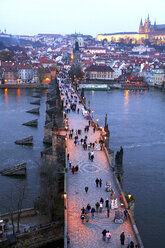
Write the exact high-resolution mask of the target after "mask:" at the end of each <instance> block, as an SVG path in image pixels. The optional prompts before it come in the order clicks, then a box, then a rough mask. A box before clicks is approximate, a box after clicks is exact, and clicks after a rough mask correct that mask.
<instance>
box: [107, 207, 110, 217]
mask: <svg viewBox="0 0 165 248" xmlns="http://www.w3.org/2000/svg"><path fill="white" fill-rule="evenodd" d="M109 212H110V211H109V208H107V218H109Z"/></svg>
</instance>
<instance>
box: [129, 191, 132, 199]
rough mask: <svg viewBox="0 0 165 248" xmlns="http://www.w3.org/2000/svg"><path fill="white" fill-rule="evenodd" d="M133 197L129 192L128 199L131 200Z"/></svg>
mask: <svg viewBox="0 0 165 248" xmlns="http://www.w3.org/2000/svg"><path fill="white" fill-rule="evenodd" d="M131 197H132V195H131V193H130V192H129V193H128V199H129V200H130V199H131Z"/></svg>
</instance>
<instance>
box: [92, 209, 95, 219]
mask: <svg viewBox="0 0 165 248" xmlns="http://www.w3.org/2000/svg"><path fill="white" fill-rule="evenodd" d="M91 214H92V218H94V217H95V208H92V209H91Z"/></svg>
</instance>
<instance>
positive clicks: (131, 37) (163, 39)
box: [97, 15, 165, 45]
mask: <svg viewBox="0 0 165 248" xmlns="http://www.w3.org/2000/svg"><path fill="white" fill-rule="evenodd" d="M97 40H98V41H108V42H123V43H130V44H145V43H146V42H147V41H148V42H150V43H151V44H156V45H165V24H161V25H157V24H156V21H155V23H154V25H152V24H151V21H150V18H149V15H148V18H147V19H146V20H145V22H144V25H143V21H142V19H141V22H140V25H139V32H122V33H111V34H98V35H97Z"/></svg>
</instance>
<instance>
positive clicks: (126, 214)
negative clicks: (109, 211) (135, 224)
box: [124, 209, 128, 220]
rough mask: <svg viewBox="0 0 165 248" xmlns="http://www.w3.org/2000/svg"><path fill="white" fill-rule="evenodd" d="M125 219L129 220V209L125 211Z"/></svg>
mask: <svg viewBox="0 0 165 248" xmlns="http://www.w3.org/2000/svg"><path fill="white" fill-rule="evenodd" d="M124 218H125V219H126V220H127V218H128V210H127V209H125V210H124Z"/></svg>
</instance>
